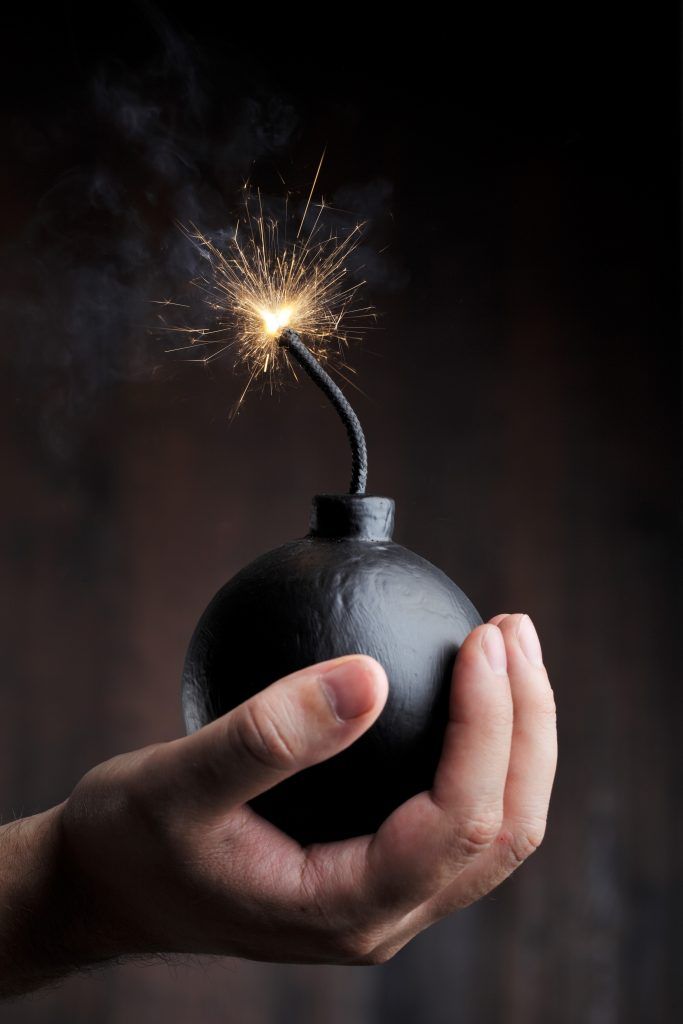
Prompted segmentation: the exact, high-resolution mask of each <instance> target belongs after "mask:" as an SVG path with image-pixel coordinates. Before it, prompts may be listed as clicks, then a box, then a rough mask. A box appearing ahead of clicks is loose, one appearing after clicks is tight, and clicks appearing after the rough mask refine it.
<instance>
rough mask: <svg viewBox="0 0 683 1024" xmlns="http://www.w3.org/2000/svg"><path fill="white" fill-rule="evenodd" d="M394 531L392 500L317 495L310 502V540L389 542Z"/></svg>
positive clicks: (355, 496)
mask: <svg viewBox="0 0 683 1024" xmlns="http://www.w3.org/2000/svg"><path fill="white" fill-rule="evenodd" d="M393 531H394V501H393V498H379V497H373V496H371V495H367V494H316V496H315V497H314V498H313V506H312V509H311V520H310V536H311V537H327V538H329V539H337V540H348V539H355V540H367V541H372V540H391V538H392V535H393Z"/></svg>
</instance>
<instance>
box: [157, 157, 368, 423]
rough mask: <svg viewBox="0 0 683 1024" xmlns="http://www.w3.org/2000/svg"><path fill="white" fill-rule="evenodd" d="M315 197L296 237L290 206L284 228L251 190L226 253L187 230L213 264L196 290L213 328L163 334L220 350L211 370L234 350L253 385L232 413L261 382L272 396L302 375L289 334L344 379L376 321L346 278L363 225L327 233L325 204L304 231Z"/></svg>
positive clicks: (214, 353)
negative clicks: (349, 348)
mask: <svg viewBox="0 0 683 1024" xmlns="http://www.w3.org/2000/svg"><path fill="white" fill-rule="evenodd" d="M321 162H322V161H321ZM318 170H320V168H318ZM316 180H317V175H316ZM313 187H315V181H314V182H313ZM312 194H313V189H311V193H310V194H309V196H308V201H307V203H306V207H305V210H304V214H303V217H302V219H301V222H300V223H299V228H298V231H297V232H296V234H295V233H294V231H293V230H292V229H291V223H290V222H291V217H290V214H289V210H288V205H286V206H285V216H284V218H282V221H281V222H279V221H278V220H277V218H275V217H273V216H268V215H266V214H265V213H264V211H263V203H262V199H261V196H260V194H259V193H256V195H253V194H250V193H249V192H248V191H247V190H246V187H245V201H244V212H243V214H242V216H241V217H240V218H239V220H238V223H237V225H236V227H235V229H234V232H233V235H232V237H231V239H230V240H229V243H228V245H227V246H226V247H225V249H220V248H219V247H218V246H217V245H216V243H215V242H213V241H212V240H211V239H210V238H208V237H207V236H206V235H204V234H202V232H201V231H199V230H198V229H197V228H195V227H194V226H191V227H190V228H187V227H184V228H183V231H184V232H185V234H186V235H187V237H188V238H190V239H191V240H192V242H193V243H194V244H195V246H196V247H197V249H198V250H199V251H200V252H201V254H202V256H203V257H204V258H205V260H206V263H207V269H206V272H205V273H204V274H202V275H200V276H199V277H197V278H195V280H194V281H193V282H192V284H193V285H195V286H196V287H197V288H199V289H200V291H201V292H202V294H203V299H204V301H205V303H206V305H207V306H208V307H209V309H210V311H211V320H212V323H211V325H210V326H204V327H199V328H197V327H184V326H172V325H169V324H167V323H166V322H165V321H163V319H162V322H163V324H164V329H165V330H170V331H177V332H178V331H179V332H181V333H183V334H185V335H186V336H187V337H188V344H187V345H184V346H181V349H188V348H193V347H195V346H198V345H202V346H203V345H206V346H215V350H214V351H212V352H210V353H209V354H208V355H204V356H202V357H201V358H200V359H199V361H200V362H203V363H208V362H210V361H211V360H212V359H214V358H216V357H217V356H220V355H221V354H222V353H223V352H225V351H226V350H228V349H230V350H232V351H233V353H234V356H235V362H236V364H238V365H241V366H244V367H246V369H247V372H248V375H249V378H248V381H247V384H246V387H245V388H244V391H243V392H242V395H241V396H240V398H239V400H238V402H237V405H236V406H235V409H234V410H233V412H236V411H237V410H238V409H239V407H240V405H241V403H242V401H243V399H244V397H245V395H246V393H247V391H248V389H249V387H250V386H251V385H252V383H256V382H258V381H259V380H262V382H263V383H265V384H266V385H268V386H270V388H271V389H273V388H275V387H277V386H278V385H279V384H280V383H281V379H282V375H281V374H280V372H279V369H280V367H282V366H283V365H284V366H287V367H289V369H290V370H291V371H292V373H294V375H295V376H296V371H295V369H294V366H293V364H292V362H291V360H290V357H289V355H288V353H287V351H286V349H284V348H283V347H282V346H280V345H278V343H277V338H278V335H279V333H280V332H281V331H282V329H283V328H284V327H292V328H293V329H294V330H295V331H297V332H298V333H300V334H302V335H303V336H304V337H305V340H306V343H307V345H308V346H309V348H310V350H311V352H312V353H313V355H314V356H315V357H316V358H317V359H319V360H322V361H324V362H328V363H330V364H331V367H332V369H333V370H336V371H337V372H338V373H339V374H340V375H341V376H344V374H343V373H342V369H349V370H351V369H352V368H351V367H349V366H348V365H347V364H346V363H345V362H344V361H343V360H342V359H341V358H340V355H341V353H342V352H343V350H344V348H345V347H346V345H347V344H348V343H349V342H350V341H356V340H359V338H360V336H361V335H362V333H363V332H364V331H365V330H367V329H368V327H369V322H370V321H371V320H373V319H374V313H373V312H372V307H370V306H364V307H360V306H357V305H356V296H357V292H358V290H359V288H360V287H361V286H362V284H363V283H364V282H363V281H357V282H355V283H352V282H350V281H349V275H348V271H347V262H348V259H349V256H350V255H351V253H353V252H354V250H355V249H356V248H357V246H358V244H359V241H360V234H361V230H362V224H358V223H356V224H354V226H353V227H352V228H351V230H349V231H348V233H347V234H345V235H342V236H341V237H340V236H339V235H338V234H337V232H336V231H335V230H334V229H332V228H330V229H326V228H325V227H324V222H325V217H324V216H323V215H324V213H325V211H326V210H330V208H328V207H326V206H325V204H324V203H320V204H319V205H318V208H317V214H316V216H315V217H314V223H313V225H312V227H311V228H310V230H308V231H304V230H303V229H304V221H305V220H306V216H307V213H308V211H309V208H310V207H311V205H312V204H311V198H312ZM335 219H336V220H337V221H338V220H339V219H340V218H339V216H338V215H337V216H336V218H335ZM162 304H163V305H166V306H171V305H177V304H176V303H172V302H164V303H162ZM171 351H179V349H174V350H171Z"/></svg>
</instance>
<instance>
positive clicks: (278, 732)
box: [234, 700, 299, 771]
mask: <svg viewBox="0 0 683 1024" xmlns="http://www.w3.org/2000/svg"><path fill="white" fill-rule="evenodd" d="M234 728H235V731H236V736H237V741H238V743H239V744H240V745H241V746H242V748H243V749H244V750H245V751H246V753H247V755H248V756H249V757H250V758H251V759H253V760H254V761H257V762H258V763H259V764H262V765H264V766H265V767H266V768H274V769H276V770H280V771H289V770H291V769H292V768H293V767H295V766H296V764H297V762H298V760H299V756H298V751H297V745H296V742H295V740H294V739H293V738H292V736H291V735H288V734H287V730H286V729H285V728H283V726H282V725H281V724H280V722H278V719H277V715H276V714H274V713H273V711H272V710H271V709H270V708H268V707H267V706H266V705H265V703H264V702H263V701H261V700H252V701H247V703H246V704H245V705H244V706H243V708H242V709H241V711H240V713H239V714H238V715H236V716H235V725H234Z"/></svg>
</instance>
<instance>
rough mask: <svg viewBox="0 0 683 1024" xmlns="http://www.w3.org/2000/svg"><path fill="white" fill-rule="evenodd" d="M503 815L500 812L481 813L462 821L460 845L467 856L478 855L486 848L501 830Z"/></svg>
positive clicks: (459, 832) (459, 829)
mask: <svg viewBox="0 0 683 1024" xmlns="http://www.w3.org/2000/svg"><path fill="white" fill-rule="evenodd" d="M501 825H502V816H501V815H500V814H498V813H493V812H492V813H490V814H479V815H477V816H476V817H473V818H469V819H467V820H466V821H464V822H461V824H460V826H459V828H458V845H459V847H460V849H461V851H462V852H464V854H465V856H467V857H468V858H469V857H476V855H477V854H478V853H481V852H482V851H483V850H486V849H487V848H488V847H489V846H490V845H491V843H492V842H493V841H494V840H495V838H496V836H497V835H498V833H499V832H500V827H501Z"/></svg>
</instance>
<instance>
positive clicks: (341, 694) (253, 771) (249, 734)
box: [167, 654, 388, 810]
mask: <svg viewBox="0 0 683 1024" xmlns="http://www.w3.org/2000/svg"><path fill="white" fill-rule="evenodd" d="M387 693H388V682H387V677H386V673H385V671H384V669H383V668H382V666H381V665H380V664H379V663H378V662H377V661H375V660H374V659H373V658H370V657H368V656H367V655H363V654H351V655H347V656H346V657H343V658H335V659H334V660H333V661H324V662H321V663H320V664H317V665H312V666H311V667H310V668H305V669H302V670H301V671H300V672H294V673H293V674H292V675H289V676H285V677H284V678H283V679H280V680H278V682H276V683H273V684H272V685H271V686H268V687H267V688H266V689H265V690H262V691H261V692H260V693H257V694H256V695H255V696H254V697H251V698H250V699H249V700H247V701H245V702H244V703H243V704H240V705H239V706H238V707H236V708H234V710H232V711H230V712H228V714H227V715H223V716H222V717H221V718H219V719H216V721H214V722H211V723H210V724H209V725H206V726H204V728H203V729H200V730H199V731H198V732H196V733H193V735H192V736H188V737H186V738H184V739H181V740H175V741H173V742H172V743H170V744H167V747H169V748H174V747H175V748H176V749H175V750H170V749H169V750H168V751H167V753H168V754H170V755H171V756H173V757H175V759H176V764H175V768H176V771H178V772H179V776H180V777H178V776H176V777H177V778H178V782H179V783H181V784H182V789H183V790H185V791H186V792H187V789H188V786H189V788H190V790H191V796H192V799H193V801H194V802H195V803H199V802H204V801H208V802H209V803H210V805H211V806H212V808H213V809H216V803H220V805H221V808H222V809H223V810H226V809H227V808H230V807H236V806H238V805H240V804H243V803H246V802H247V801H248V800H252V799H253V798H254V797H256V796H258V794H259V793H263V792H264V791H265V790H267V789H270V788H271V787H272V786H275V785H277V783H278V782H281V781H282V780H283V779H285V778H287V777H288V776H290V775H294V774H295V772H298V771H301V770H302V769H303V768H307V767H309V766H310V765H313V764H317V763H318V762H320V761H324V760H326V759H327V758H329V757H332V756H333V755H334V754H337V753H339V752H340V751H341V750H344V748H345V747H348V746H349V745H350V744H351V743H353V741H354V740H356V739H358V737H359V736H361V735H362V734H363V733H364V732H365V731H366V729H368V728H369V727H370V726H371V725H372V723H373V722H374V721H375V720H376V718H377V717H378V716H379V713H380V712H381V710H382V708H383V707H384V704H385V701H386V698H387ZM174 774H175V772H174Z"/></svg>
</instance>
